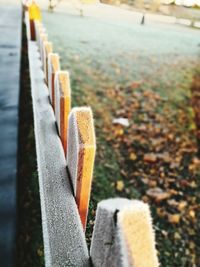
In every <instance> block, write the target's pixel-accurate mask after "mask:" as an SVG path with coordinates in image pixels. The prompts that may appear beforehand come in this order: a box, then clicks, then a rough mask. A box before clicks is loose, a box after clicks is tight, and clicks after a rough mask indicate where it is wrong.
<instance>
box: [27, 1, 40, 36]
mask: <svg viewBox="0 0 200 267" xmlns="http://www.w3.org/2000/svg"><path fill="white" fill-rule="evenodd" d="M28 13H29V19H30V29H31V40H35V38H36V35H35V24H34V20H41V11H40V8H39V6H38V5H37V4H36V3H35V1H32V3H30V4H29V5H28Z"/></svg>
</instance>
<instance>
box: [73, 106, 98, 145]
mask: <svg viewBox="0 0 200 267" xmlns="http://www.w3.org/2000/svg"><path fill="white" fill-rule="evenodd" d="M72 113H74V115H75V118H76V123H77V129H78V137H79V138H78V139H79V145H80V146H82V147H88V146H91V147H94V146H95V145H96V141H95V133H94V123H93V115H92V110H91V108H90V107H79V108H73V109H72Z"/></svg>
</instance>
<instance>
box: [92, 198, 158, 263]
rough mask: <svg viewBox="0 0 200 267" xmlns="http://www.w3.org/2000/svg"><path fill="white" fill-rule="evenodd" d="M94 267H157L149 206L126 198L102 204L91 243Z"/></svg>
mask: <svg viewBox="0 0 200 267" xmlns="http://www.w3.org/2000/svg"><path fill="white" fill-rule="evenodd" d="M91 258H92V263H93V265H94V267H100V266H101V267H106V266H114V267H158V266H159V263H158V258H157V253H156V249H155V239H154V231H153V227H152V219H151V215H150V211H149V207H148V205H147V204H144V203H143V202H141V201H137V200H128V199H123V198H116V199H108V200H104V201H101V202H100V203H99V204H98V207H97V215H96V222H95V226H94V232H93V236H92V243H91Z"/></svg>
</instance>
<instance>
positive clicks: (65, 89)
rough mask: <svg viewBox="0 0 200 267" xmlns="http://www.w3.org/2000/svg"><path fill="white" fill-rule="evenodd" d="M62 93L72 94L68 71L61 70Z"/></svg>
mask: <svg viewBox="0 0 200 267" xmlns="http://www.w3.org/2000/svg"><path fill="white" fill-rule="evenodd" d="M58 79H59V90H60V95H61V96H63V97H66V96H71V88H70V79H69V72H68V71H60V72H59V74H58Z"/></svg>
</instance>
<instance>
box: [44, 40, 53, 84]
mask: <svg viewBox="0 0 200 267" xmlns="http://www.w3.org/2000/svg"><path fill="white" fill-rule="evenodd" d="M52 52H53V45H52V43H51V42H48V41H44V43H43V57H44V58H43V65H44V75H45V81H46V83H48V68H47V64H48V55H49V53H52Z"/></svg>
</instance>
